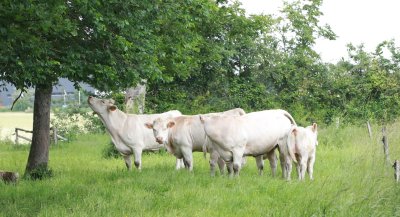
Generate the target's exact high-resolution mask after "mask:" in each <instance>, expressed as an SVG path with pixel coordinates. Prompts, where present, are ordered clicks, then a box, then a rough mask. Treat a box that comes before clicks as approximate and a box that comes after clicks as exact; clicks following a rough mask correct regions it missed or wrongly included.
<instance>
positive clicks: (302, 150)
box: [287, 123, 318, 180]
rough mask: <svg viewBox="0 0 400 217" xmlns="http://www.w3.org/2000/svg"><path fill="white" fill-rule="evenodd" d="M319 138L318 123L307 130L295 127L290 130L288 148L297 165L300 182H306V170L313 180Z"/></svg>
mask: <svg viewBox="0 0 400 217" xmlns="http://www.w3.org/2000/svg"><path fill="white" fill-rule="evenodd" d="M317 136H318V132H317V124H316V123H314V124H313V125H312V126H308V127H306V128H304V127H299V126H293V127H292V129H291V130H290V133H289V136H288V140H287V147H288V152H289V154H290V156H291V158H292V159H293V161H295V162H296V163H297V166H296V167H297V173H298V175H299V180H304V178H305V174H306V170H307V172H308V174H309V175H310V179H313V172H314V162H315V153H316V149H317V145H318V140H317ZM289 176H290V174H289Z"/></svg>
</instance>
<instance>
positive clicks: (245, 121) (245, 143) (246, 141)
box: [200, 110, 296, 177]
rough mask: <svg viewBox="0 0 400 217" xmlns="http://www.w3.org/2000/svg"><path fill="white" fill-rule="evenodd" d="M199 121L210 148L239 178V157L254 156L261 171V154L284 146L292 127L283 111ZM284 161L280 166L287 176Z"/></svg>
mask: <svg viewBox="0 0 400 217" xmlns="http://www.w3.org/2000/svg"><path fill="white" fill-rule="evenodd" d="M200 119H201V121H202V123H203V124H204V130H205V132H206V134H207V136H208V137H209V138H210V139H211V141H212V142H213V143H212V144H213V147H214V148H215V149H216V150H217V152H218V153H219V154H220V156H221V157H222V158H223V159H224V160H225V162H227V163H228V164H233V165H232V168H233V171H234V173H235V175H239V171H240V166H241V161H242V157H243V156H254V157H256V160H257V166H258V168H259V170H261V169H262V168H260V167H262V165H263V162H262V159H263V155H265V154H268V153H273V150H274V149H275V148H276V147H277V146H279V148H280V149H281V147H283V146H286V140H287V135H288V133H289V130H290V129H291V127H292V125H295V124H296V122H295V121H294V119H293V117H292V116H291V115H290V114H289V113H288V112H287V111H284V110H265V111H259V112H252V113H248V114H245V115H242V116H238V117H230V116H214V117H207V116H200ZM281 156H282V155H281ZM285 157H286V156H285ZM286 158H289V159H284V160H283V161H284V164H283V165H282V170H283V175H284V177H287V175H286V171H291V161H290V157H286ZM228 168H229V167H228ZM230 173H231V171H230ZM231 175H232V173H231Z"/></svg>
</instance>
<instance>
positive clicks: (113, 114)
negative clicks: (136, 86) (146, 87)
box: [88, 96, 182, 170]
mask: <svg viewBox="0 0 400 217" xmlns="http://www.w3.org/2000/svg"><path fill="white" fill-rule="evenodd" d="M88 103H89V106H90V108H92V110H93V111H94V112H95V113H96V114H97V115H98V116H99V117H100V119H101V121H102V122H103V124H104V126H105V127H106V129H107V132H108V133H109V134H110V136H111V140H112V142H113V143H114V145H115V147H116V149H117V150H118V151H119V152H120V153H121V154H122V155H123V157H124V159H125V164H126V167H127V168H128V170H131V167H132V161H131V155H132V154H133V156H134V163H135V166H136V168H138V169H139V170H140V169H141V168H142V160H141V159H142V151H144V150H158V149H160V148H163V147H164V146H163V145H162V144H159V143H157V142H156V141H155V140H154V137H153V132H152V131H151V130H149V129H148V128H146V127H145V126H144V124H145V123H147V122H152V121H154V120H155V119H156V118H159V117H176V116H180V115H182V114H181V112H179V111H177V110H173V111H169V112H165V113H162V114H147V115H135V114H126V113H124V112H122V111H121V110H119V109H118V108H117V107H116V106H115V105H114V100H112V99H98V98H96V97H92V96H89V98H88ZM177 163H178V162H177Z"/></svg>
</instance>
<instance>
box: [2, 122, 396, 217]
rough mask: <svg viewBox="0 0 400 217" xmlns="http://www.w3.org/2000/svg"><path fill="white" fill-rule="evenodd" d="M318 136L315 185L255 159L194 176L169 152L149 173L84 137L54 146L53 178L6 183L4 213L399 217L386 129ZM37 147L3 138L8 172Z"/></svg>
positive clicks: (147, 165)
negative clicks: (232, 172)
mask: <svg viewBox="0 0 400 217" xmlns="http://www.w3.org/2000/svg"><path fill="white" fill-rule="evenodd" d="M399 130H400V127H399V125H394V126H390V127H388V132H389V134H388V138H389V145H390V156H391V159H392V161H393V160H394V159H399V158H400V134H399V133H398V131H399ZM373 133H374V137H373V138H372V139H370V138H369V136H368V132H367V130H366V128H365V127H357V126H349V127H345V128H343V129H336V128H335V127H330V128H328V129H320V131H319V145H318V147H317V158H316V162H315V170H314V177H315V180H314V181H310V180H308V179H307V180H306V181H304V182H299V181H298V180H296V172H293V173H292V176H293V178H294V179H293V180H292V181H290V182H287V181H285V180H282V178H281V177H280V176H281V170H280V168H279V169H278V177H271V175H270V169H269V167H268V162H266V167H265V170H266V172H265V174H264V175H263V176H258V175H257V174H258V172H257V168H256V165H255V161H254V159H253V158H249V159H248V161H247V164H246V165H245V167H244V168H243V170H242V171H241V174H240V177H238V178H228V177H226V176H220V175H217V176H216V177H214V178H212V177H210V176H209V167H208V159H207V160H206V159H204V158H203V157H202V154H201V153H195V155H194V172H193V173H189V172H187V171H175V170H174V162H175V160H174V157H172V156H171V155H169V154H167V153H163V154H154V153H150V154H144V155H143V159H142V162H143V169H142V171H141V172H138V171H137V170H136V169H133V171H130V172H128V171H126V169H125V164H124V162H123V160H122V159H121V158H120V159H104V158H103V157H102V151H103V149H104V148H105V147H106V146H107V145H108V143H109V141H110V137H109V136H108V135H79V136H78V138H77V140H75V141H72V142H70V143H61V144H59V145H56V146H51V148H50V156H49V159H50V160H49V166H50V168H51V169H52V170H53V171H54V177H53V178H51V179H48V180H43V181H28V180H21V181H20V182H19V184H18V185H17V186H13V185H5V184H3V183H0V216H1V217H2V216H79V217H81V216H165V217H168V216H171V217H175V216H199V217H205V216H210V217H211V216H212V217H217V216H232V217H233V216H240V217H246V216H249V217H255V216H257V217H258V216H285V217H286V216H293V217H297V216H335V217H336V216H343V217H350V216H351V217H353V216H360V217H365V216H400V206H399V204H400V196H399V195H400V184H396V183H395V181H394V177H393V171H394V170H393V168H392V167H391V166H390V165H388V164H385V163H384V155H383V150H382V143H381V141H380V139H381V135H380V128H379V127H377V126H373ZM28 152H29V148H28V147H26V146H22V147H21V146H19V147H13V146H11V145H9V144H8V143H2V142H1V141H0V170H1V169H3V170H11V171H17V172H19V173H20V174H23V173H24V170H25V166H26V161H27V156H28Z"/></svg>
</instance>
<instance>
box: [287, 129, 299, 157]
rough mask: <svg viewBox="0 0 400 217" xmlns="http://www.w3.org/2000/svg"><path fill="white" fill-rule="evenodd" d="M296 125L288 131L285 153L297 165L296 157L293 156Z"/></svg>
mask: <svg viewBox="0 0 400 217" xmlns="http://www.w3.org/2000/svg"><path fill="white" fill-rule="evenodd" d="M295 131H296V125H293V126H292V127H291V128H290V131H289V133H288V136H287V141H286V148H287V150H286V152H289V155H290V157H291V158H292V160H293V161H294V162H295V163H297V159H296V155H295V153H294V152H295V150H296V132H295Z"/></svg>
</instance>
